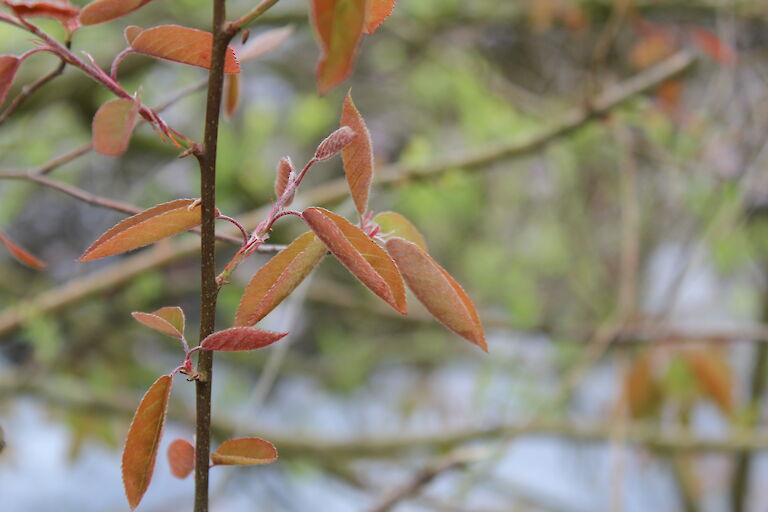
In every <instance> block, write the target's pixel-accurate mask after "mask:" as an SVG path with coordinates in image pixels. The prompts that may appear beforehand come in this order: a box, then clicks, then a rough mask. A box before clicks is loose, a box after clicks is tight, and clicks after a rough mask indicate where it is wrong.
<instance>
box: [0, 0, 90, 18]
mask: <svg viewBox="0 0 768 512" xmlns="http://www.w3.org/2000/svg"><path fill="white" fill-rule="evenodd" d="M3 3H4V4H5V5H7V6H8V7H10V8H11V9H12V10H13V12H14V14H16V16H19V17H20V18H34V17H39V18H53V19H55V20H59V21H61V22H62V23H64V24H66V23H68V22H69V21H70V20H71V19H72V18H74V17H76V16H77V15H78V14H79V13H80V9H79V8H78V7H77V6H74V5H72V4H71V3H69V0H3Z"/></svg>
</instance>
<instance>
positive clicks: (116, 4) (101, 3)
mask: <svg viewBox="0 0 768 512" xmlns="http://www.w3.org/2000/svg"><path fill="white" fill-rule="evenodd" d="M151 1H152V0H95V1H93V2H91V3H90V4H88V5H86V6H85V7H83V12H81V13H80V23H82V24H83V25H96V24H97V23H106V22H107V21H112V20H115V19H117V18H121V17H123V16H125V15H126V14H130V13H132V12H133V11H135V10H137V9H140V8H142V7H144V6H145V5H147V4H148V3H149V2H151Z"/></svg>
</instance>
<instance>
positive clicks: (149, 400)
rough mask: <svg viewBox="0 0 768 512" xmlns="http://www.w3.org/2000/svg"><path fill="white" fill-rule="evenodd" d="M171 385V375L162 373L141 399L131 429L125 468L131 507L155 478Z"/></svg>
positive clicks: (125, 481)
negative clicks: (158, 450)
mask: <svg viewBox="0 0 768 512" xmlns="http://www.w3.org/2000/svg"><path fill="white" fill-rule="evenodd" d="M171 384H172V381H171V376H170V375H163V376H162V377H160V378H159V379H157V380H156V381H155V383H154V384H152V387H150V388H149V391H147V393H146V394H145V395H144V398H142V399H141V403H140V404H139V407H138V409H136V414H135V415H134V416H133V421H131V426H130V428H129V429H128V438H127V439H126V441H125V448H123V464H122V468H123V485H124V486H125V495H126V496H127V497H128V504H129V505H130V506H131V510H133V509H134V508H136V507H137V506H138V505H139V502H140V501H141V498H142V496H144V493H145V492H146V491H147V487H149V482H150V481H151V480H152V472H153V471H154V469H155V460H156V459H157V448H158V446H159V445H160V436H161V435H162V433H163V423H164V422H165V413H166V411H167V410H168V398H169V397H170V396H171Z"/></svg>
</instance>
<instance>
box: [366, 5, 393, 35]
mask: <svg viewBox="0 0 768 512" xmlns="http://www.w3.org/2000/svg"><path fill="white" fill-rule="evenodd" d="M394 8H395V0H368V9H367V10H366V13H365V27H364V29H363V30H364V31H365V33H366V34H373V33H374V32H375V31H376V29H377V28H379V25H381V23H382V22H383V21H384V20H385V19H387V18H388V17H389V15H390V14H392V10H393V9H394Z"/></svg>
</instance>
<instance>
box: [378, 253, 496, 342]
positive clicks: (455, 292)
mask: <svg viewBox="0 0 768 512" xmlns="http://www.w3.org/2000/svg"><path fill="white" fill-rule="evenodd" d="M387 251H389V254H390V255H391V256H392V258H394V260H395V263H397V267H398V268H399V269H400V272H402V274H403V278H404V279H405V282H406V283H408V287H409V288H410V289H411V291H413V293H414V295H416V297H417V298H418V299H419V301H421V303H422V304H424V307H426V308H427V310H428V311H429V312H430V313H432V316H434V317H435V318H436V319H437V320H438V321H440V323H442V324H443V325H445V326H446V327H447V328H449V329H450V330H452V331H453V332H455V333H456V334H458V335H459V336H461V337H463V338H466V339H467V340H469V341H471V342H472V343H474V344H475V345H477V346H478V347H480V348H481V349H483V350H484V351H486V352H487V351H488V344H487V343H486V341H485V334H483V326H482V324H481V323H480V317H479V316H478V314H477V310H476V309H475V306H474V304H472V301H471V300H470V298H469V297H468V296H467V294H466V292H464V289H463V288H462V287H461V286H460V285H459V283H457V282H456V281H455V280H454V279H453V278H452V277H451V276H450V274H448V272H446V271H445V270H444V269H443V268H442V267H441V266H440V265H438V264H437V262H436V261H435V260H434V259H432V257H431V256H430V255H429V254H428V253H427V252H426V251H425V250H423V249H422V248H420V247H419V246H418V245H416V244H415V243H412V242H409V241H407V240H404V239H402V238H390V239H389V240H387Z"/></svg>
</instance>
